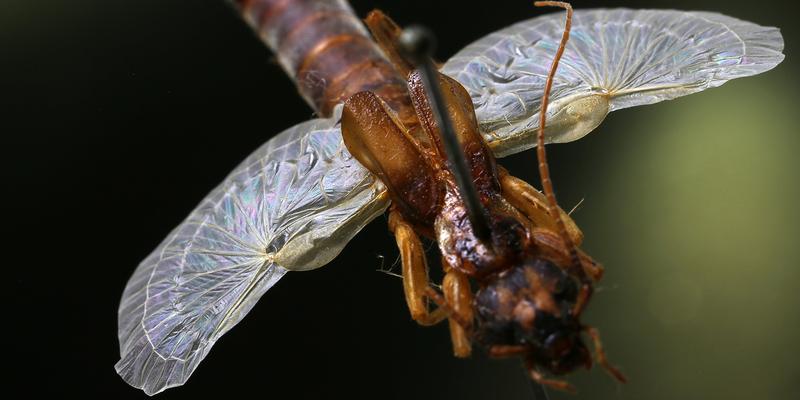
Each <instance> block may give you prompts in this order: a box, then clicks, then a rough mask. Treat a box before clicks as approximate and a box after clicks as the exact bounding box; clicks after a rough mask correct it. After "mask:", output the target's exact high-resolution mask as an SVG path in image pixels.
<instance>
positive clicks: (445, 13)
mask: <svg viewBox="0 0 800 400" xmlns="http://www.w3.org/2000/svg"><path fill="white" fill-rule="evenodd" d="M353 4H354V8H355V9H356V11H357V12H358V13H359V15H361V16H363V15H365V14H366V12H368V11H369V10H370V9H372V8H374V7H378V8H381V9H383V10H384V11H386V12H387V13H388V14H389V15H392V16H393V17H395V19H396V20H397V21H398V22H400V23H401V24H409V23H414V22H417V23H423V24H426V25H428V26H431V27H433V28H434V30H435V31H436V33H437V35H438V37H439V39H440V40H439V41H440V46H439V49H438V54H439V57H440V58H441V59H446V58H447V57H448V56H449V55H451V54H453V53H455V52H456V51H457V50H458V49H460V48H461V47H463V46H465V45H466V44H468V43H470V42H472V41H474V40H476V39H478V38H479V37H481V36H483V35H485V34H488V33H490V32H491V31H494V30H497V29H500V28H503V27H505V26H507V25H509V24H511V23H514V22H517V21H520V20H522V19H526V18H529V17H532V16H534V15H537V14H538V13H539V12H540V11H537V10H534V9H533V7H532V6H531V5H530V2H528V1H483V2H469V3H468V2H464V1H437V2H432V1H430V0H404V1H395V0H385V1H371V0H362V1H354V2H353ZM574 5H575V7H576V8H588V7H596V6H609V7H612V6H613V7H617V6H628V7H635V8H645V7H652V8H677V9H688V10H709V11H717V12H722V13H725V14H728V15H731V16H735V17H739V18H742V19H747V20H750V21H753V22H756V23H759V24H761V25H767V26H778V27H780V28H781V31H782V33H783V35H784V39H785V42H786V47H785V50H784V53H785V54H786V55H787V57H786V59H785V60H784V61H783V63H781V64H780V65H778V66H777V67H776V68H775V69H774V70H772V71H769V72H767V73H764V74H762V75H758V76H756V77H751V78H746V79H739V80H734V81H731V82H729V83H726V84H725V85H723V86H722V87H720V88H716V89H712V90H709V91H705V92H702V93H699V94H695V95H691V96H688V97H683V98H680V99H678V100H673V101H668V102H663V103H659V104H656V105H652V106H645V107H637V108H633V109H626V110H621V111H617V112H614V113H612V114H610V115H609V116H608V118H607V119H606V121H605V122H604V123H603V124H602V125H601V126H600V127H599V128H598V129H597V130H596V131H595V132H593V133H591V134H590V135H588V136H587V137H585V138H584V139H581V140H579V141H577V142H575V143H571V144H564V145H557V146H550V147H548V151H549V159H550V160H551V171H552V173H553V180H554V184H555V187H556V191H557V194H558V196H559V200H560V203H561V204H562V205H563V207H564V208H566V209H569V208H571V207H572V206H573V205H575V204H577V203H578V202H579V201H581V200H583V203H582V204H581V205H580V207H579V209H578V210H577V211H576V212H575V213H574V215H573V216H574V218H575V219H576V221H577V222H578V223H579V225H580V226H581V227H582V229H583V231H584V233H585V235H586V240H585V243H584V247H585V249H586V250H587V252H588V253H589V254H591V255H592V256H593V257H595V258H596V259H597V260H599V261H601V262H602V263H603V264H604V265H605V267H606V275H605V278H604V280H603V282H602V283H601V284H600V286H599V290H598V293H597V295H596V296H595V297H594V298H593V300H592V303H591V305H590V307H589V309H588V311H587V313H586V320H587V322H588V323H590V324H592V325H595V326H597V327H598V328H599V329H600V331H601V333H602V335H603V338H604V343H605V345H606V348H607V350H608V353H609V356H610V359H611V360H612V361H613V362H614V363H615V364H616V365H618V366H620V368H621V369H622V370H623V371H625V373H626V374H627V375H628V377H629V379H630V383H628V384H627V385H619V384H617V383H615V382H614V381H612V380H611V379H610V378H609V377H608V376H607V375H606V374H605V373H604V372H602V371H601V370H599V369H597V368H595V369H594V370H592V371H591V372H588V373H587V372H578V373H576V374H574V375H571V376H569V379H570V381H572V382H573V383H574V384H575V385H576V386H577V387H578V388H579V393H578V394H577V395H567V394H563V393H551V396H552V398H553V399H574V400H578V399H598V400H600V399H637V400H639V399H645V400H662V399H682V400H683V399H685V400H691V399H717V398H721V399H726V400H738V399H742V400H744V399H747V400H752V399H776V400H783V399H798V398H800V363H798V361H797V359H798V355H800V345H798V338H800V290H798V288H797V286H798V283H799V282H800V269H798V266H800V245H799V243H798V242H799V240H798V239H800V211H798V206H797V201H798V197H799V196H800V179H798V178H799V177H800V157H798V152H800V137H799V136H798V133H799V132H798V131H799V130H800V129H799V128H798V127H800V112H798V104H800V91H799V89H800V64H798V63H797V62H796V57H797V54H798V46H797V43H798V41H800V30H799V29H798V23H797V18H798V17H797V16H798V13H797V12H796V11H797V9H796V6H795V5H794V3H791V2H783V1H762V2H757V3H753V2H730V1H722V0H697V1H666V0H664V1H660V0H659V1H655V0H654V1H644V0H641V1H636V0H631V1H616V0H615V1H602V2H601V1H576V2H574ZM0 50H2V52H0V102H1V103H0V106H2V108H0V116H1V117H2V118H0V130H1V131H2V133H3V136H4V141H5V145H4V150H6V152H7V153H9V154H8V155H7V157H4V158H3V161H4V162H5V163H8V164H9V165H8V166H7V167H5V168H4V169H3V179H4V182H7V187H8V189H7V190H8V193H9V194H13V195H12V196H9V197H10V198H11V199H10V200H11V202H12V206H11V207H12V208H9V209H10V210H12V211H11V212H10V214H11V218H12V225H11V227H10V228H8V229H9V231H10V232H12V233H14V235H13V236H14V237H15V241H14V242H12V246H13V248H14V249H15V252H14V253H15V254H22V255H29V256H30V255H33V256H31V257H30V258H29V259H28V260H26V261H25V262H21V263H12V262H8V263H7V265H10V266H13V268H11V269H12V273H13V274H14V275H13V278H12V279H9V282H11V284H12V289H13V290H12V292H11V293H13V296H11V304H12V307H10V308H11V309H12V311H11V312H12V316H11V317H9V318H10V320H11V321H13V322H14V327H15V331H14V333H15V335H16V339H17V341H16V342H14V343H19V342H20V341H21V343H22V344H21V345H17V346H11V349H10V352H11V357H12V358H14V359H15V360H16V362H17V364H16V365H17V366H18V367H17V368H16V370H17V371H15V373H17V374H18V375H12V376H13V377H14V378H13V379H10V381H14V382H13V383H20V382H25V383H26V384H24V385H19V390H20V392H19V393H20V394H26V395H30V393H32V392H39V391H41V392H56V393H66V392H70V393H84V394H85V395H89V396H91V395H97V394H103V395H105V396H106V397H108V396H113V397H114V398H121V397H123V396H125V397H141V396H143V395H142V394H141V393H140V392H138V391H136V390H134V389H131V388H129V387H128V386H127V385H126V384H125V383H124V382H123V381H122V380H121V379H119V378H118V377H117V376H116V374H115V373H114V371H113V368H112V365H113V364H114V363H115V362H116V361H117V358H118V349H117V343H116V307H117V304H118V301H119V296H120V294H121V292H122V288H123V287H124V284H125V281H126V279H127V277H128V276H129V275H130V273H131V272H132V271H133V268H134V267H135V265H136V264H137V263H138V262H139V261H140V260H141V259H142V258H144V257H145V256H146V255H147V254H148V253H149V251H150V250H151V249H153V248H154V247H155V246H156V245H157V244H158V242H159V241H160V240H161V238H163V237H164V235H166V234H167V233H168V232H169V231H170V230H171V229H172V227H174V226H175V225H176V224H177V223H179V222H180V221H181V220H182V219H183V217H184V216H185V215H186V214H187V213H188V212H189V211H190V210H191V208H192V207H193V206H194V205H195V204H196V203H197V202H198V201H199V200H200V199H201V198H202V196H203V195H205V194H206V193H207V192H208V191H209V190H210V189H211V188H212V187H214V186H215V185H216V184H217V183H218V182H219V181H220V180H221V179H223V178H224V176H225V175H226V174H227V172H228V171H229V170H230V169H231V168H233V167H234V166H235V165H236V164H237V163H238V162H239V160H241V159H243V158H244V157H245V156H246V155H247V154H248V153H249V152H250V151H252V150H254V149H255V148H256V147H257V146H258V145H259V144H260V143H262V142H263V141H264V140H266V139H267V138H268V137H270V136H271V135H273V134H275V133H277V132H279V131H281V130H282V129H285V128H287V127H289V126H291V125H293V124H295V123H298V122H300V121H302V120H305V119H308V118H310V117H311V111H310V110H309V109H308V108H307V107H306V106H305V105H304V104H303V102H302V100H301V99H299V97H298V96H296V94H295V90H294V88H293V87H292V84H291V83H290V82H289V81H288V80H287V79H286V78H285V77H284V76H283V74H282V72H281V71H280V70H279V68H278V67H277V66H276V65H275V63H274V62H273V61H271V58H270V57H271V56H270V55H269V53H268V52H267V51H265V50H264V48H263V46H261V44H260V43H259V42H258V40H257V39H256V38H255V37H254V36H253V35H252V34H251V33H250V32H249V30H248V28H247V27H245V26H244V24H242V23H241V22H240V21H239V20H238V19H237V18H236V16H235V15H234V13H233V12H231V11H230V10H229V9H228V8H227V7H226V6H225V5H224V4H223V2H222V0H196V1H190V0H180V1H179V0H172V1H155V0H141V1H132V0H130V1H128V0H119V1H113V2H108V1H99V0H94V1H93V0H80V1H78V0H76V1H71V2H66V1H50V2H33V1H22V0H2V1H0ZM501 163H502V164H503V165H505V166H507V167H508V168H509V169H510V170H511V171H512V172H513V173H514V174H516V175H519V176H521V177H523V178H525V179H526V180H528V181H531V182H537V181H538V180H537V179H538V178H537V175H536V171H535V168H536V164H535V162H534V154H533V153H532V152H526V153H524V154H519V155H515V156H512V157H509V158H507V159H504V160H501ZM17 217H18V218H19V220H18V221H17V220H15V219H16V218H17ZM376 257H377V258H376ZM396 257H397V250H396V248H395V247H394V242H393V239H392V238H391V236H390V235H389V234H388V232H387V230H386V221H385V218H379V219H378V220H376V222H374V223H373V224H371V225H369V226H368V227H367V228H366V229H365V231H364V232H363V233H362V234H360V235H358V236H357V237H356V238H355V239H354V240H353V242H352V243H351V244H350V245H348V246H347V248H346V249H345V250H344V251H343V253H342V255H341V256H340V257H339V258H337V259H336V260H335V261H334V262H332V263H331V265H329V266H328V267H326V268H323V269H320V270H319V271H315V272H313V273H308V274H305V273H304V274H289V275H287V277H286V278H284V279H283V280H282V281H281V282H280V284H279V285H276V287H275V288H274V289H272V290H270V292H269V293H268V294H267V295H266V296H265V297H264V299H262V301H261V303H260V304H259V306H257V307H256V308H255V309H254V310H253V312H252V313H251V315H250V316H248V318H246V319H245V320H244V321H243V322H242V324H241V325H240V326H239V327H237V328H236V329H233V330H232V331H231V332H230V333H229V334H227V335H226V336H225V338H223V339H222V340H221V341H220V342H219V343H218V345H217V346H216V347H215V350H214V351H212V352H211V354H210V355H209V357H208V358H207V359H206V361H205V362H203V363H202V364H201V366H200V367H199V368H198V370H197V372H196V373H195V375H194V377H193V378H192V379H191V380H190V381H189V383H188V385H186V386H185V387H183V388H180V389H173V390H170V391H168V392H167V393H165V394H163V395H160V398H177V397H197V396H201V397H207V396H212V395H215V394H218V395H220V396H221V395H228V396H234V395H245V394H250V393H252V392H253V391H254V390H258V391H259V392H258V393H261V394H262V395H263V396H264V397H274V398H333V397H345V398H348V397H357V398H392V399H412V398H413V399H451V398H452V399H459V400H467V399H529V398H531V397H530V395H531V393H530V391H529V388H528V386H527V382H526V380H525V379H524V377H523V373H522V371H521V369H520V366H519V362H518V361H517V360H506V361H495V360H487V359H485V357H482V356H480V355H476V357H474V358H473V359H470V360H466V361H464V360H457V359H454V358H453V357H452V356H451V353H450V348H449V346H450V344H449V338H448V333H447V330H446V328H445V327H443V326H442V327H435V328H421V327H417V326H416V325H415V324H414V323H413V322H411V321H410V319H409V317H408V313H407V310H406V309H405V304H404V302H403V298H402V289H401V286H400V283H399V281H398V280H397V279H395V278H393V277H390V276H387V275H384V274H381V273H376V272H374V270H376V269H379V268H388V267H389V266H391V265H393V263H396ZM381 260H383V261H381ZM54 261H55V262H54ZM29 381H30V382H29ZM43 383H47V384H43Z"/></svg>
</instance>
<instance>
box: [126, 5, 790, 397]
mask: <svg viewBox="0 0 800 400" xmlns="http://www.w3.org/2000/svg"><path fill="white" fill-rule="evenodd" d="M562 29H563V13H558V14H551V15H546V16H543V17H538V18H534V19H531V20H528V21H525V22H521V23H519V24H516V25H513V26H511V27H509V28H506V29H503V30H501V31H499V32H496V33H493V34H491V35H489V36H487V37H485V38H483V39H480V40H478V41H477V42H475V43H474V44H471V45H469V46H467V47H466V48H465V49H464V50H462V51H461V52H460V53H458V54H457V55H456V56H454V57H453V58H452V59H451V60H450V61H448V62H447V63H446V64H445V65H444V67H443V71H444V72H445V73H447V74H449V75H450V76H452V77H454V78H456V79H458V80H459V81H460V82H461V83H462V84H463V85H464V86H465V87H466V88H467V90H468V91H469V92H470V94H471V96H472V98H473V101H474V103H475V109H476V113H477V116H478V119H479V121H480V123H481V128H482V130H483V132H484V135H485V137H486V139H487V140H488V141H489V143H490V145H491V146H492V147H493V149H494V151H495V153H496V154H497V155H499V156H503V155H507V154H511V153H514V152H517V151H522V150H524V149H526V148H530V147H532V146H533V145H534V142H535V137H534V134H535V131H536V129H537V127H538V126H537V123H538V116H537V111H538V108H539V99H540V97H541V95H542V90H543V86H544V80H545V76H546V74H547V70H548V68H549V66H550V63H551V61H552V58H553V54H554V52H555V49H556V47H557V44H558V40H559V38H560V35H561V32H562ZM782 48H783V40H782V38H781V36H780V34H779V33H778V30H777V29H775V28H764V27H760V26H757V25H754V24H751V23H748V22H744V21H740V20H737V19H734V18H730V17H726V16H723V15H719V14H713V13H706V12H690V13H687V12H679V11H654V10H625V9H620V10H587V11H577V12H576V13H575V18H574V24H573V27H572V36H571V40H570V42H569V45H568V47H567V50H566V52H565V54H564V57H563V58H562V61H561V66H560V68H559V70H558V73H557V75H556V81H555V85H554V87H553V95H552V100H553V103H552V104H551V106H550V110H551V111H549V112H551V113H552V114H551V115H550V116H549V117H550V118H549V119H548V129H547V140H548V141H549V142H564V141H570V140H575V139H578V138H580V137H582V136H583V135H585V134H587V133H588V132H589V131H591V130H592V129H594V128H595V127H596V126H597V124H599V123H600V122H601V121H602V120H603V118H605V115H606V114H607V113H608V112H609V111H612V110H616V109H620V108H625V107H631V106H634V105H640V104H650V103H655V102H658V101H661V100H666V99H671V98H674V97H677V96H682V95H685V94H689V93H694V92H697V91H700V90H703V89H706V88H709V87H715V86H719V85H721V84H722V83H724V82H725V81H727V80H729V79H733V78H737V77H742V76H748V75H753V74H756V73H759V72H763V71H766V70H768V69H770V68H772V67H774V66H775V65H777V64H778V63H779V62H780V61H781V60H782V59H783V55H782V54H781V49H782ZM340 113H341V107H339V108H338V109H337V111H336V113H335V115H334V117H332V118H329V119H318V120H313V121H308V122H305V123H302V124H300V125H297V126H295V127H293V128H291V129H289V130H287V131H285V132H283V133H281V134H279V135H278V136H276V137H275V138H273V139H271V140H270V141H268V142H267V143H266V144H265V145H263V146H262V147H261V148H259V149H258V150H256V152H255V153H253V154H252V155H251V156H250V157H248V158H247V159H246V160H245V161H244V162H243V163H242V164H241V165H239V166H238V167H237V168H236V169H235V170H234V171H233V172H232V173H231V174H230V175H229V176H228V177H227V178H226V179H225V181H224V182H223V183H222V184H221V185H220V186H218V187H217V188H216V189H214V190H213V191H212V192H211V193H210V194H209V195H208V196H207V197H206V199H205V200H203V202H202V203H200V205H199V206H198V207H197V208H196V209H195V210H194V211H192V213H191V214H190V215H189V216H188V217H187V218H186V220H185V221H184V222H183V223H181V224H180V225H179V226H178V227H177V228H176V229H175V230H174V231H173V232H172V233H170V234H169V236H167V238H166V239H165V240H164V241H163V242H162V243H161V245H159V246H158V248H156V249H155V250H154V251H153V253H152V254H150V256H149V257H147V258H146V259H145V260H144V261H143V262H142V263H141V264H140V265H139V267H138V268H137V269H136V271H135V272H134V274H133V276H132V277H131V278H130V280H129V282H128V285H127V286H126V288H125V292H124V293H123V296H122V302H121V304H120V308H119V342H120V356H121V360H120V361H119V362H118V363H117V365H116V369H117V372H118V373H119V374H120V375H121V376H122V377H123V378H124V379H125V380H126V381H127V382H128V383H130V384H131V385H133V386H136V387H139V388H142V389H143V390H144V391H145V392H146V393H147V394H154V393H158V392H160V391H161V390H164V389H166V388H168V387H172V386H177V385H181V384H183V383H184V382H185V381H186V379H188V377H189V375H191V373H192V371H194V369H195V368H196V367H197V365H198V363H199V362H200V361H201V360H202V359H203V357H205V355H206V354H207V353H208V351H209V350H210V349H211V346H212V345H213V344H214V342H215V341H216V340H217V339H219V337H220V336H222V335H223V334H224V333H225V332H227V331H228V330H229V329H230V328H232V327H233V326H234V325H235V324H236V323H237V322H239V320H241V319H242V317H244V315H245V314H246V313H247V312H248V311H249V310H250V309H251V308H252V307H253V305H254V304H255V302H256V301H257V300H258V299H259V298H260V297H261V295H262V294H264V292H266V291H267V290H268V289H269V288H270V287H272V285H273V284H275V282H277V281H278V280H279V279H280V278H281V277H282V276H283V275H284V274H285V273H286V272H287V271H290V270H308V269H313V268H317V267H320V266H322V265H324V264H326V263H327V262H328V261H330V260H331V259H333V258H334V257H335V256H336V255H338V253H339V252H340V251H341V249H342V248H343V247H344V245H345V244H346V243H347V242H348V241H349V240H350V239H351V238H352V237H353V235H355V234H356V233H357V232H358V231H359V230H360V229H361V228H362V227H363V226H364V225H365V224H366V223H368V222H369V221H370V220H372V219H373V218H375V217H376V216H377V215H380V214H381V213H382V212H383V211H384V210H385V208H386V206H387V205H388V200H387V197H386V195H385V188H384V186H383V185H382V184H381V183H380V182H379V181H378V180H377V179H376V178H375V177H374V176H372V175H371V174H370V173H369V172H368V171H367V170H366V169H365V168H363V167H362V166H361V165H359V164H358V162H357V161H355V159H353V158H352V157H351V156H350V154H349V153H348V152H347V149H346V148H345V147H344V145H343V143H342V138H341V131H340V129H339V125H338V121H339V116H340Z"/></svg>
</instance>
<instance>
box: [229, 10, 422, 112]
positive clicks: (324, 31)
mask: <svg viewBox="0 0 800 400" xmlns="http://www.w3.org/2000/svg"><path fill="white" fill-rule="evenodd" d="M234 3H236V4H237V5H238V6H239V10H240V11H241V13H242V14H243V15H244V18H245V20H247V22H248V23H249V24H250V25H251V26H252V27H253V28H255V30H256V31H257V32H258V34H259V36H260V37H261V38H262V39H263V40H264V41H265V42H266V43H267V45H268V46H269V47H270V49H272V51H274V52H275V54H277V56H278V60H279V61H280V63H281V65H282V66H283V69H284V70H286V72H287V73H288V74H289V76H291V77H292V78H293V79H294V80H295V82H296V84H297V87H298V89H299V90H300V94H301V95H302V96H303V97H304V98H305V99H306V101H308V103H309V104H311V106H312V107H314V109H315V110H317V112H319V113H320V114H321V115H323V116H328V115H330V113H331V111H332V110H333V107H334V106H335V105H336V104H338V103H341V102H343V101H344V100H346V99H347V98H348V97H350V96H351V95H353V94H355V93H358V92H361V91H365V90H369V91H372V92H374V93H375V94H377V95H378V96H379V97H380V98H381V99H383V100H384V101H386V102H387V103H389V106H390V107H392V109H394V110H396V111H399V112H401V113H402V111H401V108H405V107H408V104H409V100H408V96H407V91H406V85H405V81H404V80H403V79H402V78H401V77H400V76H399V75H398V73H397V72H396V71H395V69H394V67H393V66H392V65H391V64H390V63H389V61H387V60H386V58H385V57H384V56H383V54H382V53H381V51H380V50H379V49H378V47H377V46H376V45H375V44H374V43H373V42H372V40H371V39H370V37H369V33H368V32H367V31H366V29H365V28H364V26H363V25H362V24H361V21H360V20H359V19H358V18H357V17H356V16H355V14H354V13H353V10H352V9H351V8H350V6H349V5H348V4H347V2H346V1H344V0H327V1H324V0H234ZM409 108H410V107H409Z"/></svg>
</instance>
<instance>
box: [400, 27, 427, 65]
mask: <svg viewBox="0 0 800 400" xmlns="http://www.w3.org/2000/svg"><path fill="white" fill-rule="evenodd" d="M398 41H399V43H400V49H402V51H403V52H404V53H406V55H407V56H408V57H409V58H411V60H412V61H413V62H414V63H415V64H420V63H422V62H423V61H424V60H425V59H426V58H429V57H431V56H433V52H434V50H435V49H436V39H435V37H434V36H433V33H432V32H431V31H430V30H429V29H428V28H425V27H423V26H419V25H412V26H409V27H408V28H406V29H404V30H403V32H402V33H400V37H399V38H398Z"/></svg>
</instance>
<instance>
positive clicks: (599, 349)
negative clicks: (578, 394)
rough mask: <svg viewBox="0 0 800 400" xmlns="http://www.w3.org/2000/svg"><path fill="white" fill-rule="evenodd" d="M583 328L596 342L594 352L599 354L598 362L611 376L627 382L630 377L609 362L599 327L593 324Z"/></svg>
mask: <svg viewBox="0 0 800 400" xmlns="http://www.w3.org/2000/svg"><path fill="white" fill-rule="evenodd" d="M583 329H584V330H585V331H586V333H588V334H589V336H590V337H591V338H592V342H593V343H594V352H595V353H596V354H597V356H596V357H597V363H598V364H600V366H602V367H603V368H605V370H606V371H608V373H609V374H610V375H611V376H613V377H614V379H616V380H617V381H619V382H621V383H625V382H627V381H628V379H627V378H625V375H623V374H622V372H621V371H620V370H619V369H617V367H615V366H613V365H611V364H610V363H609V362H608V358H607V357H606V352H605V350H603V343H602V342H601V341H600V332H599V331H598V330H597V328H594V327H591V326H584V327H583Z"/></svg>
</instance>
